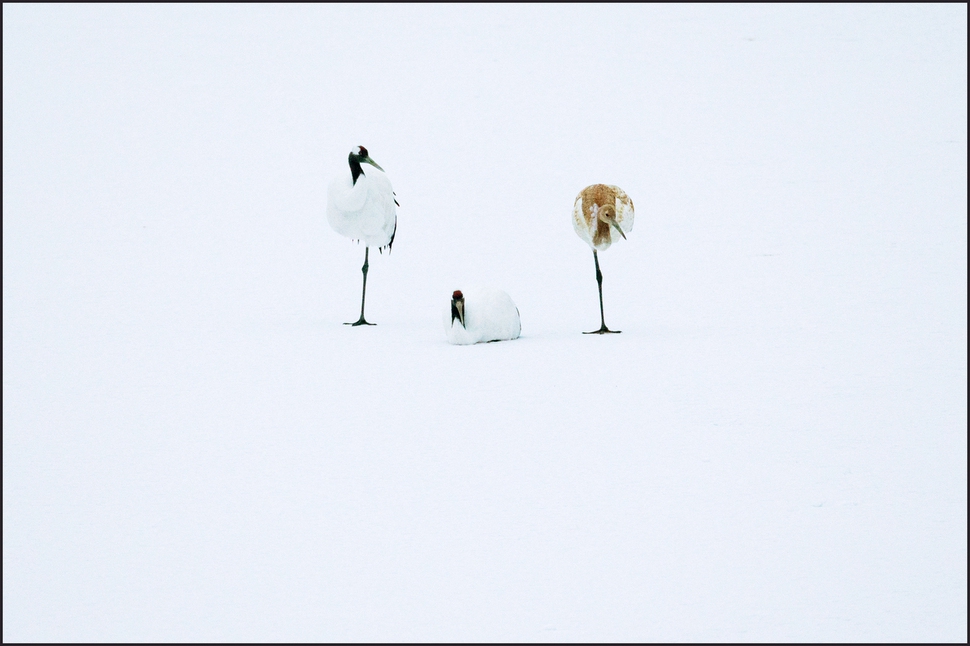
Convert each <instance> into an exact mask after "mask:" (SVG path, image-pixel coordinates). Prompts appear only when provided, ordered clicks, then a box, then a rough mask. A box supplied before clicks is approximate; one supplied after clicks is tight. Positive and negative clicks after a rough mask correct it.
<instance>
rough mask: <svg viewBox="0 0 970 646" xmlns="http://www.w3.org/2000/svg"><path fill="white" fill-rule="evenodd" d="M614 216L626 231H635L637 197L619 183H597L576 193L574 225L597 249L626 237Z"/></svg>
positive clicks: (581, 235)
mask: <svg viewBox="0 0 970 646" xmlns="http://www.w3.org/2000/svg"><path fill="white" fill-rule="evenodd" d="M610 207H612V213H611V210H610ZM604 209H605V210H604ZM601 216H604V217H601ZM611 218H612V219H613V220H615V222H616V225H617V226H618V227H619V230H620V231H622V232H623V233H630V232H631V231H633V200H631V199H630V198H629V196H627V194H626V193H624V192H623V189H621V188H620V187H619V186H610V185H608V184H593V185H592V186H587V187H586V188H584V189H583V190H582V191H581V192H580V193H579V195H577V196H576V202H575V204H573V229H575V230H576V235H578V236H579V237H580V238H582V239H583V240H585V241H586V244H588V245H589V246H590V247H592V248H593V250H594V251H603V250H605V249H608V248H609V246H610V245H611V244H613V243H614V242H616V241H617V240H619V239H620V238H621V237H622V236H621V235H620V232H619V231H617V229H616V227H614V226H612V225H611V223H610V222H609V220H610V219H611Z"/></svg>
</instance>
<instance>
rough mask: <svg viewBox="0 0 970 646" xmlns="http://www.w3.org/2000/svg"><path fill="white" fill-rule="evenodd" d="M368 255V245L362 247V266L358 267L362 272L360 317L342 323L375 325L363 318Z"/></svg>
mask: <svg viewBox="0 0 970 646" xmlns="http://www.w3.org/2000/svg"><path fill="white" fill-rule="evenodd" d="M369 255H370V247H365V248H364V266H363V267H361V268H360V270H361V271H362V272H364V288H363V289H361V290H360V319H358V320H357V321H356V322H354V323H344V325H354V326H357V325H376V324H375V323H368V322H367V321H365V320H364V299H365V298H367V268H368V267H369V266H370V265H369V264H367V257H368V256H369Z"/></svg>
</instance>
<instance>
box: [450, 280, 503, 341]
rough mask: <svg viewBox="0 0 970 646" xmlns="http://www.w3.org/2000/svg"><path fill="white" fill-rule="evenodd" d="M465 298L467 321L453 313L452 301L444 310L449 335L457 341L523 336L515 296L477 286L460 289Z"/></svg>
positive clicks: (495, 339)
mask: <svg viewBox="0 0 970 646" xmlns="http://www.w3.org/2000/svg"><path fill="white" fill-rule="evenodd" d="M459 291H461V293H462V300H463V301H464V312H463V314H464V316H463V319H464V325H463V324H462V323H461V322H460V321H458V320H457V319H453V318H452V315H451V302H452V300H453V299H451V298H449V299H448V301H447V305H446V306H445V308H444V309H443V310H442V312H441V314H442V316H441V322H442V324H443V325H444V328H445V338H446V339H447V340H448V343H453V344H454V345H471V344H474V343H488V342H489V341H511V340H512V339H517V338H519V334H520V333H521V332H522V321H521V320H519V309H518V308H517V307H516V306H515V303H514V302H513V301H512V297H511V296H509V295H508V294H506V293H505V292H503V291H502V290H500V289H492V288H488V287H473V288H472V289H464V290H459Z"/></svg>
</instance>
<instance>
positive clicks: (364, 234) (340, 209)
mask: <svg viewBox="0 0 970 646" xmlns="http://www.w3.org/2000/svg"><path fill="white" fill-rule="evenodd" d="M358 150H361V149H358ZM363 157H367V151H366V149H364V152H363ZM368 159H369V158H368ZM358 167H359V166H358ZM327 198H328V199H327V220H328V221H329V222H330V226H331V227H332V228H333V230H334V231H336V232H337V233H339V234H340V235H343V236H347V237H348V238H351V239H353V240H363V242H364V245H365V246H368V247H378V248H381V247H386V246H388V245H389V244H390V243H391V240H393V239H394V229H395V227H396V225H397V208H396V202H395V201H394V189H392V188H391V180H389V179H387V175H385V174H384V172H383V171H381V170H378V169H377V168H376V167H374V166H370V167H368V168H366V169H361V171H360V175H358V177H357V181H356V182H354V178H353V173H352V168H351V169H348V170H347V172H344V173H341V174H340V175H338V176H337V177H335V178H334V179H333V180H332V181H331V182H330V187H329V190H328V192H327Z"/></svg>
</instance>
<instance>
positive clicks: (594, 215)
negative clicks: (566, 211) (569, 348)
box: [573, 184, 633, 334]
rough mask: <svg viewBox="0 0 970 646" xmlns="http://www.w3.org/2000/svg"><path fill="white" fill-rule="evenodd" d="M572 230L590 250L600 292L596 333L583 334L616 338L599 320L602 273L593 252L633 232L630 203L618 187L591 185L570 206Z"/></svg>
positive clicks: (606, 247)
mask: <svg viewBox="0 0 970 646" xmlns="http://www.w3.org/2000/svg"><path fill="white" fill-rule="evenodd" d="M573 228H574V229H575V230H576V235H578V236H579V237H580V238H582V239H583V240H585V241H586V244H588V245H589V246H590V247H592V249H593V262H595V263H596V284H597V286H598V287H599V292H600V329H598V330H594V331H592V332H583V334H619V332H620V331H619V330H611V329H609V328H608V327H606V318H605V317H604V316H603V272H601V271H600V259H599V256H598V255H597V254H596V252H597V251H605V250H606V249H609V247H610V245H611V244H613V243H614V242H616V241H617V240H619V239H620V237H622V238H623V239H624V240H626V234H627V233H629V232H630V231H633V200H631V199H630V198H629V196H627V194H626V193H624V192H623V189H621V188H620V187H618V186H610V185H608V184H593V185H592V186H587V187H586V188H584V189H583V190H582V191H580V193H579V195H578V196H576V203H575V204H574V205H573Z"/></svg>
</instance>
